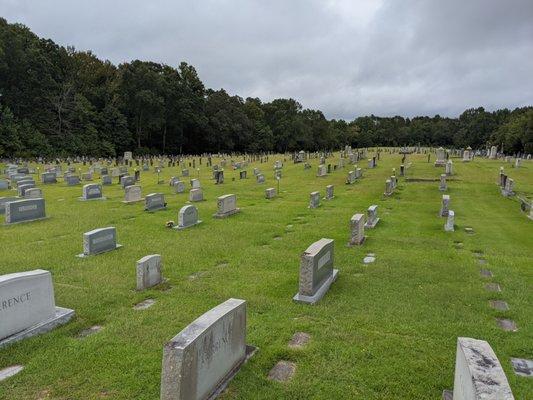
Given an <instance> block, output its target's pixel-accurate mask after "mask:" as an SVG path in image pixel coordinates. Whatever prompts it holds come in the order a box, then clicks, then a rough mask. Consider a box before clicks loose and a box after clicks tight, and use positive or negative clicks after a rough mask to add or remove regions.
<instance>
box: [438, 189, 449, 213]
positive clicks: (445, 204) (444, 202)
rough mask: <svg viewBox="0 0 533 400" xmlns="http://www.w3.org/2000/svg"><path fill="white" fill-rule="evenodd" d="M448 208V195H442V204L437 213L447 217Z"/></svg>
mask: <svg viewBox="0 0 533 400" xmlns="http://www.w3.org/2000/svg"><path fill="white" fill-rule="evenodd" d="M449 210H450V195H448V194H443V195H442V206H441V207H440V212H439V215H440V216H441V217H447V216H448V213H449Z"/></svg>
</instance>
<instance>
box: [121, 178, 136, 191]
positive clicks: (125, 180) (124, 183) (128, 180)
mask: <svg viewBox="0 0 533 400" xmlns="http://www.w3.org/2000/svg"><path fill="white" fill-rule="evenodd" d="M120 185H121V186H122V188H123V189H126V188H127V187H128V186H133V185H135V177H133V176H130V175H125V176H123V177H122V178H120Z"/></svg>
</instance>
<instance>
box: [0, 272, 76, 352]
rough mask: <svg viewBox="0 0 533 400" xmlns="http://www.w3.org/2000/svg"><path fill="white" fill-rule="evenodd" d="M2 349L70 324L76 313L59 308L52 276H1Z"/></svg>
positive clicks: (40, 274)
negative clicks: (56, 302) (56, 303)
mask: <svg viewBox="0 0 533 400" xmlns="http://www.w3.org/2000/svg"><path fill="white" fill-rule="evenodd" d="M0 315H1V316H2V317H1V318H2V319H1V321H2V323H1V324H0V347H3V346H6V345H8V344H11V343H14V342H16V341H19V340H22V339H25V338H27V337H30V336H34V335H38V334H41V333H45V332H48V331H50V330H52V329H54V328H55V327H56V326H58V325H62V324H65V323H67V322H68V321H69V320H70V319H71V318H72V317H73V316H74V310H70V309H68V308H62V307H56V305H55V299H54V286H53V283H52V274H51V273H50V272H49V271H45V270H42V269H36V270H33V271H26V272H19V273H14V274H7V275H0Z"/></svg>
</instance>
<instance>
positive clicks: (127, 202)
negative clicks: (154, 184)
mask: <svg viewBox="0 0 533 400" xmlns="http://www.w3.org/2000/svg"><path fill="white" fill-rule="evenodd" d="M139 201H144V197H142V198H140V199H139V200H133V201H126V200H123V201H122V202H123V203H124V204H135V203H138V202H139Z"/></svg>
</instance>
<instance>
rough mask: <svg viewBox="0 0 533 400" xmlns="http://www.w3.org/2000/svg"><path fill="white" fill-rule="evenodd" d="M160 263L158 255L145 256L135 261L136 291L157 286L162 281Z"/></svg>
mask: <svg viewBox="0 0 533 400" xmlns="http://www.w3.org/2000/svg"><path fill="white" fill-rule="evenodd" d="M161 270H162V263H161V256H160V255H159V254H152V255H149V256H145V257H143V258H141V259H140V260H139V261H137V290H144V289H148V288H151V287H152V286H155V285H159V284H160V283H161V282H162V280H163V277H162V272H161Z"/></svg>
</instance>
